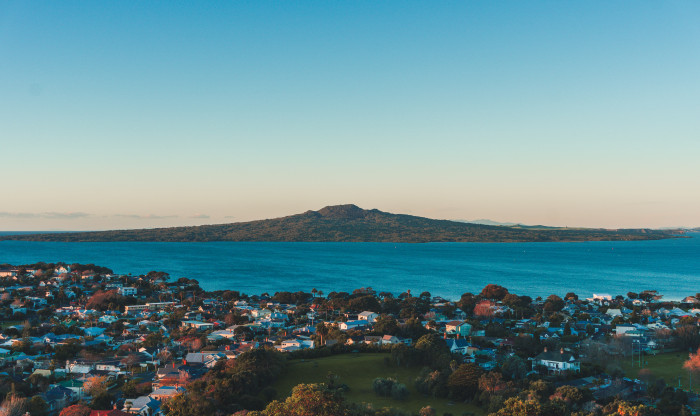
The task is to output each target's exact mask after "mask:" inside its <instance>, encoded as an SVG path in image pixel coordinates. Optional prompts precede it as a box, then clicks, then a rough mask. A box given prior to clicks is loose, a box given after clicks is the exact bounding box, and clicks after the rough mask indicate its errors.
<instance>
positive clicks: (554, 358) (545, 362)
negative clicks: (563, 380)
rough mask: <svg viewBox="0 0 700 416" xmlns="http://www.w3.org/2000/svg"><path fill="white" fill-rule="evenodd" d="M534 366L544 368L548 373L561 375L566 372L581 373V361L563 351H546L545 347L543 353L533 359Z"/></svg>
mask: <svg viewBox="0 0 700 416" xmlns="http://www.w3.org/2000/svg"><path fill="white" fill-rule="evenodd" d="M534 365H535V366H542V367H545V368H546V369H547V372H549V373H563V372H567V371H574V372H576V373H578V372H580V371H581V361H579V360H578V359H577V358H576V357H574V355H573V354H570V353H568V352H564V350H563V349H562V350H560V351H559V352H554V351H547V348H546V347H545V349H544V352H542V353H541V354H539V355H538V356H537V357H535V360H534Z"/></svg>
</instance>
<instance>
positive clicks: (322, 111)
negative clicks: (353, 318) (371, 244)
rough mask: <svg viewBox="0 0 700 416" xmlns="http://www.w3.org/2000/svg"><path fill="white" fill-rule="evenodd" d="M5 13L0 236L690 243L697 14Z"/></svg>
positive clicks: (524, 8) (515, 5) (365, 9)
mask: <svg viewBox="0 0 700 416" xmlns="http://www.w3.org/2000/svg"><path fill="white" fill-rule="evenodd" d="M202 3H203V2H170V1H162V2H129V1H119V2H85V1H80V2H77V1H75V2H72V1H61V2H46V1H42V2H32V1H21V2H20V1H17V2H14V1H6V2H2V3H0V155H1V156H2V174H1V175H0V189H2V191H3V192H2V193H3V202H2V204H1V205H0V230H2V229H4V230H36V229H105V228H131V227H155V226H169V225H178V224H204V223H221V222H232V221H243V220H252V219H260V218H267V217H274V216H281V215H287V214H292V213H297V212H302V211H305V210H307V209H318V208H321V207H323V206H325V205H330V204H339V203H355V204H357V205H359V206H361V207H363V208H378V209H382V210H385V211H391V212H399V213H411V214H415V215H422V216H429V217H433V218H450V219H478V218H490V219H493V220H499V221H515V222H524V223H530V224H536V223H537V224H550V225H568V226H604V227H631V226H635V227H636V226H649V227H661V226H677V225H688V226H700V193H698V186H699V185H700V163H699V161H698V159H699V158H700V2H697V1H678V2H656V1H614V2H610V1H581V2H555V1H551V2H550V1H539V2H538V1H536V2H523V1H512V2H506V1H503V2H490V1H482V2H455V1H444V2H412V1H391V2H375V1H372V2H369V1H368V2H362V1H347V2H335V1H327V2H326V1H324V2H282V1H280V2H262V1H251V2H243V1H236V2H210V3H207V4H202Z"/></svg>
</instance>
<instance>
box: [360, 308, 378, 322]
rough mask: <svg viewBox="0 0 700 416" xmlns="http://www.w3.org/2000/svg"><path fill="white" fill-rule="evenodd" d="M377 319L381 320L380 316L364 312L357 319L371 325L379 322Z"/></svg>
mask: <svg viewBox="0 0 700 416" xmlns="http://www.w3.org/2000/svg"><path fill="white" fill-rule="evenodd" d="M377 318H379V314H377V313H375V312H370V311H364V312H361V313H360V314H358V315H357V319H359V320H360V321H367V322H369V323H373V322H374V321H376V320H377Z"/></svg>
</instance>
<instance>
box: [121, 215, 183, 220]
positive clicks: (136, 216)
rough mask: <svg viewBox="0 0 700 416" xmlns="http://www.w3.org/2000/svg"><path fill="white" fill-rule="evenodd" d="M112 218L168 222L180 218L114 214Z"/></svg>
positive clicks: (176, 216)
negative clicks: (167, 220)
mask: <svg viewBox="0 0 700 416" xmlns="http://www.w3.org/2000/svg"><path fill="white" fill-rule="evenodd" d="M111 217H114V218H131V219H136V220H166V219H171V218H179V215H155V214H148V215H139V214H113V215H111Z"/></svg>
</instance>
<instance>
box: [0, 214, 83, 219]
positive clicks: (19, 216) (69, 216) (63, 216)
mask: <svg viewBox="0 0 700 416" xmlns="http://www.w3.org/2000/svg"><path fill="white" fill-rule="evenodd" d="M89 216H91V214H88V213H85V212H0V218H16V219H22V218H28V219H33V218H48V219H66V220H67V219H79V218H86V217H89Z"/></svg>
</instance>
